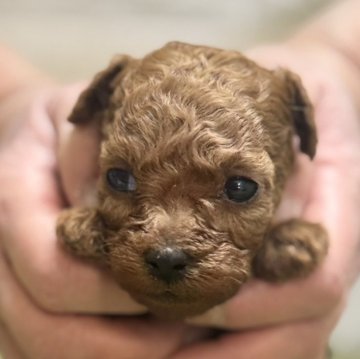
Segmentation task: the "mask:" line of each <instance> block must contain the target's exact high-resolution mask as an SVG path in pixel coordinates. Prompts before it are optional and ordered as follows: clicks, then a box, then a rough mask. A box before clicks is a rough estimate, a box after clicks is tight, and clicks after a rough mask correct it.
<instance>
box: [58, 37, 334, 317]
mask: <svg viewBox="0 0 360 359" xmlns="http://www.w3.org/2000/svg"><path fill="white" fill-rule="evenodd" d="M70 121H71V122H73V123H75V124H77V125H78V126H85V125H86V123H87V122H88V121H99V122H101V128H102V135H103V139H102V146H101V156H100V159H99V166H100V177H99V181H98V203H97V206H96V207H93V208H72V209H69V210H67V211H65V212H64V213H63V214H62V215H61V217H60V218H59V222H58V228H57V233H58V236H59V238H60V239H61V240H62V241H63V243H64V244H65V246H66V248H67V249H68V250H70V251H71V252H72V253H74V254H75V255H78V256H82V257H85V258H91V259H93V260H95V261H96V262H98V263H100V264H103V265H105V266H107V267H108V268H109V269H110V271H111V272H112V273H113V275H114V277H115V278H116V280H117V281H118V282H119V284H120V285H121V286H122V287H123V288H124V289H126V290H127V291H128V292H129V293H130V294H131V295H132V296H133V297H134V298H135V299H136V300H137V301H139V302H140V303H143V304H145V305H146V306H147V307H148V308H149V310H150V311H151V312H153V313H155V314H157V315H160V316H163V317H168V318H182V317H186V316H192V315H195V314H199V313H202V312H204V311H206V310H207V309H209V308H211V307H212V306H215V305H217V304H219V303H222V302H224V301H225V300H227V299H228V298H229V297H231V296H232V295H234V294H235V293H236V292H237V291H238V290H239V288H240V287H241V285H242V284H243V283H244V282H245V281H247V280H248V279H249V278H250V277H251V276H254V275H256V276H257V277H259V278H263V279H266V280H269V281H275V282H276V281H284V280H289V279H291V278H298V277H302V276H306V275H307V274H309V273H310V272H311V271H312V270H313V269H314V268H315V267H316V266H317V265H318V263H319V262H320V261H321V259H322V258H323V257H324V255H325V253H326V248H327V240H326V234H325V232H324V230H323V229H322V228H321V226H320V225H318V224H311V223H307V222H305V221H300V220H298V219H293V220H290V221H288V222H285V223H280V224H277V225H274V224H273V223H272V222H273V216H274V212H275V210H276V208H277V206H278V204H279V201H280V198H281V193H282V191H283V188H284V185H285V182H286V179H287V177H288V175H289V173H290V172H291V170H292V166H293V162H294V150H293V137H294V136H295V135H298V137H299V139H300V149H301V151H303V152H304V153H306V154H307V155H308V156H309V157H311V158H312V157H313V156H314V154H315V148H316V131H315V125H314V121H313V118H312V108H311V105H310V104H309V101H308V99H307V96H306V94H305V92H304V90H303V88H302V86H301V83H300V81H299V79H298V78H297V76H296V75H294V74H292V73H291V72H289V71H287V70H284V69H278V70H275V71H270V70H266V69H264V68H261V67H259V66H258V65H257V64H255V63H254V62H252V61H251V60H249V59H247V58H246V57H244V56H243V55H241V54H240V53H238V52H236V51H225V50H219V49H214V48H210V47H203V46H193V45H188V44H183V43H178V42H173V43H169V44H167V45H166V46H164V47H163V48H161V49H160V50H157V51H155V52H153V53H151V54H149V55H148V56H146V57H144V58H143V59H141V60H135V59H132V58H131V57H129V56H118V57H116V58H115V59H114V61H113V62H112V63H111V64H110V66H109V67H108V68H107V69H106V70H105V71H103V72H102V73H100V74H99V75H97V76H96V77H95V79H94V80H93V82H92V84H91V85H90V86H89V88H88V89H87V90H86V91H85V92H84V93H83V94H82V95H81V97H80V99H79V101H78V103H77V104H76V106H75V108H74V110H73V113H72V114H71V116H70ZM110 168H121V169H124V170H127V171H129V172H131V174H132V175H133V176H134V178H135V179H136V183H137V189H136V191H135V192H131V193H120V192H116V191H114V190H113V189H111V188H110V187H109V185H108V183H107V179H106V173H107V171H108V169H110ZM233 176H245V177H247V178H251V179H253V180H254V181H256V183H257V184H258V186H259V190H258V193H257V195H256V196H255V197H254V198H253V199H252V200H250V201H249V202H246V203H234V202H231V201H229V200H228V199H227V198H226V197H225V196H224V184H225V183H226V180H227V179H228V178H230V177H233ZM167 246H172V247H174V246H175V247H176V248H180V249H181V250H183V251H184V252H185V253H186V254H187V255H188V256H189V257H190V258H191V259H192V261H191V263H190V265H189V266H188V267H187V271H186V274H185V276H184V277H183V278H182V279H181V280H178V281H175V282H172V283H167V282H165V281H161V280H159V279H158V278H156V277H154V276H153V275H152V274H151V272H150V271H149V268H148V266H147V265H146V264H145V261H144V256H145V255H146V253H148V252H149V251H150V250H154V249H161V248H165V247H167Z"/></svg>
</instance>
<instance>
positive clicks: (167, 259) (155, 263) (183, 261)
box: [145, 247, 192, 284]
mask: <svg viewBox="0 0 360 359" xmlns="http://www.w3.org/2000/svg"><path fill="white" fill-rule="evenodd" d="M191 262H192V260H191V257H190V256H189V255H188V254H187V253H185V252H184V251H183V250H182V249H180V248H175V247H164V248H161V249H151V250H149V251H148V252H147V253H146V254H145V263H146V266H147V268H148V270H149V272H150V273H151V275H153V276H154V277H155V278H157V279H160V280H161V281H163V282H165V283H167V284H170V283H173V282H176V281H179V280H181V279H183V278H184V276H185V274H186V272H187V271H188V269H189V266H190V263H191Z"/></svg>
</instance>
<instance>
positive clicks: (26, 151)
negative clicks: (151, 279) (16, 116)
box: [0, 106, 144, 313]
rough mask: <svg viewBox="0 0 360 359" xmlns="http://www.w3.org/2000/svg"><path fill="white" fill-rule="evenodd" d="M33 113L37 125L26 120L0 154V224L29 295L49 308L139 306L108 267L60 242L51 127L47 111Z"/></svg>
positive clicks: (101, 309)
mask: <svg viewBox="0 0 360 359" xmlns="http://www.w3.org/2000/svg"><path fill="white" fill-rule="evenodd" d="M43 107H44V106H43ZM33 116H35V117H36V126H39V127H36V126H35V127H34V126H33V125H32V124H27V125H26V126H27V127H26V126H24V129H23V133H21V134H20V135H19V136H17V139H16V140H14V141H13V142H12V143H11V144H9V146H8V151H7V152H5V153H4V152H2V153H1V156H0V161H1V166H2V167H1V168H2V171H1V173H0V179H1V184H2V187H1V188H0V192H1V197H2V202H1V206H0V211H1V213H0V230H1V237H2V242H3V245H4V248H5V250H6V252H7V255H8V257H9V259H10V261H11V263H12V266H13V268H14V271H15V272H16V274H17V276H18V278H19V279H20V280H21V282H22V284H23V285H24V287H26V288H27V290H28V291H29V293H31V295H32V296H33V298H34V299H35V300H36V301H37V302H38V303H39V304H40V305H42V306H44V307H46V308H48V309H49V310H58V311H62V310H67V311H82V312H106V313H119V312H120V313H134V312H139V311H140V312H143V311H144V309H143V307H141V306H140V305H138V304H137V303H135V302H133V301H132V300H131V298H130V297H129V296H128V295H127V293H125V292H124V291H122V290H121V289H120V288H119V287H118V286H117V284H116V283H115V282H114V281H113V280H112V279H111V278H110V277H109V276H108V274H107V273H105V272H103V271H100V270H98V269H97V268H95V267H94V266H92V265H90V264H85V263H83V262H80V261H78V260H76V259H74V258H72V257H71V256H69V255H68V254H66V253H65V252H64V251H62V250H61V249H60V248H59V246H58V242H57V239H56V236H55V222H56V218H57V215H58V213H59V210H60V205H61V198H60V197H59V195H58V188H57V182H56V178H55V174H54V172H55V158H54V156H53V155H52V151H51V150H49V146H51V145H52V140H51V136H49V134H48V133H46V131H51V130H50V129H48V126H45V129H44V128H43V127H42V125H41V124H42V122H46V123H47V122H48V118H47V117H46V113H44V112H43V111H41V110H39V111H35V112H33ZM29 122H30V121H29ZM29 158H31V161H30V162H29V161H28V159H29ZM14 164H16V166H15V165H14ZM15 196H16V197H15ZM59 288H61V289H62V290H61V291H59Z"/></svg>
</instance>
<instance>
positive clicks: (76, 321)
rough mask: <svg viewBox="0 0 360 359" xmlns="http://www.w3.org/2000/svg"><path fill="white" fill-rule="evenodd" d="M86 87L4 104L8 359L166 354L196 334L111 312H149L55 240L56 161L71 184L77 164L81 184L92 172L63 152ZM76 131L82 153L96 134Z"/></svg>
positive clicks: (2, 273) (1, 267) (0, 221)
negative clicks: (68, 118)
mask: <svg viewBox="0 0 360 359" xmlns="http://www.w3.org/2000/svg"><path fill="white" fill-rule="evenodd" d="M79 91H80V88H79V87H71V88H62V89H59V88H51V87H46V88H45V89H32V90H30V89H28V90H21V91H19V92H18V93H13V94H11V96H9V97H8V98H6V99H4V101H2V102H1V104H0V118H1V123H0V183H1V186H0V348H1V351H2V354H3V357H4V358H6V359H20V358H21V359H24V358H28V359H48V358H55V359H56V358H59V359H64V358H79V359H81V358H84V359H85V358H86V359H91V358H94V359H95V358H109V359H111V358H134V359H138V358H154V359H161V358H167V357H169V355H170V353H172V352H173V351H174V350H175V349H176V348H178V347H179V346H180V345H181V344H182V343H183V341H184V340H186V339H185V336H187V335H189V332H188V331H185V327H184V326H183V325H179V324H166V323H163V322H161V321H158V320H155V319H151V318H145V317H132V318H130V317H114V316H110V315H108V316H106V315H104V314H106V313H108V314H111V313H120V314H134V313H142V312H144V308H142V307H141V306H140V305H138V304H137V303H135V302H133V301H132V300H131V299H130V298H129V296H128V295H127V294H126V293H125V292H123V291H122V290H121V289H120V288H119V287H118V286H117V285H116V284H115V283H114V282H113V281H112V280H111V278H110V277H109V276H108V275H106V274H105V273H104V272H102V271H101V270H100V269H99V268H95V267H93V266H92V265H91V264H89V263H85V262H81V261H79V260H78V259H75V258H72V257H71V256H70V255H68V254H67V253H66V252H65V251H63V250H62V248H60V247H59V246H58V242H57V239H56V236H55V222H56V217H57V215H58V213H59V211H60V210H61V209H62V208H63V207H64V205H65V203H66V199H65V195H64V193H62V192H61V190H60V188H61V186H60V185H59V184H60V176H61V172H62V171H61V170H60V167H61V166H59V165H58V163H59V161H60V162H61V163H63V165H62V166H64V171H69V178H70V182H69V185H70V188H72V187H71V178H72V177H71V176H73V174H74V173H75V170H76V171H77V172H76V173H77V175H78V176H79V177H78V178H76V179H74V188H79V187H76V186H77V183H86V180H87V179H88V178H90V177H91V175H88V172H87V171H86V170H84V171H82V168H85V167H86V166H85V165H86V164H85V163H81V164H80V166H79V163H76V164H75V163H74V166H76V167H71V166H68V162H67V160H66V159H65V158H64V157H62V156H63V155H62V153H61V152H62V150H60V149H62V145H61V144H62V143H63V141H65V140H66V141H69V142H68V143H67V144H66V146H70V147H72V146H73V144H72V141H73V140H72V139H66V136H67V135H68V133H67V129H66V121H65V118H66V114H67V112H68V111H69V110H70V108H71V107H72V106H73V104H74V101H75V99H76V97H77V95H78V94H79ZM74 136H75V137H76V141H77V143H76V146H75V145H74V146H73V147H72V149H73V150H74V154H73V157H74V158H75V157H76V156H77V155H78V154H80V153H81V151H83V150H84V148H86V141H87V139H88V138H90V136H88V134H87V136H83V133H81V132H80V133H75V132H74ZM92 143H93V145H94V142H92ZM64 146H65V144H64ZM95 147H96V146H95V145H94V146H93V148H95ZM87 155H89V153H87ZM59 157H62V160H59ZM65 157H66V156H65ZM82 166H83V167H82ZM73 171H74V172H73ZM90 172H91V171H90ZM90 172H89V173H90ZM65 177H66V175H65ZM66 178H68V177H66ZM77 181H80V182H77ZM79 186H80V185H79ZM71 193H72V192H71ZM71 193H70V197H71V196H72V194H71ZM76 196H78V194H75V195H73V197H74V198H75V197H76ZM77 198H78V197H77ZM81 312H86V313H101V314H102V315H90V314H86V315H85V314H83V315H81V314H78V313H81Z"/></svg>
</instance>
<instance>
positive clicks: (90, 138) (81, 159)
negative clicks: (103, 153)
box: [50, 84, 101, 205]
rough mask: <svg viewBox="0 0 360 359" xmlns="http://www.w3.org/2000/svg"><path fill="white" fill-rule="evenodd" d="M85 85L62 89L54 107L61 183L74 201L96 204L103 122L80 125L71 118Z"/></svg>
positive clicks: (78, 203) (68, 198) (51, 112)
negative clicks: (72, 122)
mask: <svg viewBox="0 0 360 359" xmlns="http://www.w3.org/2000/svg"><path fill="white" fill-rule="evenodd" d="M83 89H84V84H76V85H72V86H68V87H66V88H64V89H61V93H60V94H59V95H58V96H57V97H56V101H53V103H52V105H51V107H50V116H51V118H52V120H53V121H54V123H55V127H56V131H57V134H58V144H57V149H56V151H57V155H58V165H59V171H60V177H61V185H62V187H63V190H64V193H65V196H66V199H67V201H68V203H70V204H71V205H84V204H92V202H93V201H94V197H95V193H94V189H95V181H96V178H97V175H98V158H99V148H100V136H101V130H100V123H98V122H96V121H91V122H89V123H87V124H84V125H79V126H76V125H73V124H71V123H70V122H68V120H67V119H68V116H69V114H70V112H71V110H72V108H73V107H74V104H75V102H76V101H77V98H78V96H79V94H80V92H81V91H82V90H83Z"/></svg>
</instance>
